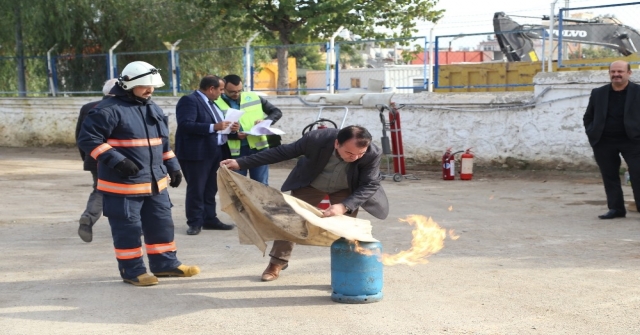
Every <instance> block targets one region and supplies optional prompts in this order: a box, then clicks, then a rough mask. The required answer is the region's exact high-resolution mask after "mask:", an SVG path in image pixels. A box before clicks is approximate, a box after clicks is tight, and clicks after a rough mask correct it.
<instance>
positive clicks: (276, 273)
mask: <svg viewBox="0 0 640 335" xmlns="http://www.w3.org/2000/svg"><path fill="white" fill-rule="evenodd" d="M288 267H289V264H284V265H281V264H273V263H271V262H269V266H267V269H266V270H264V272H263V273H262V281H273V280H276V279H278V277H280V271H282V270H284V269H286V268H288Z"/></svg>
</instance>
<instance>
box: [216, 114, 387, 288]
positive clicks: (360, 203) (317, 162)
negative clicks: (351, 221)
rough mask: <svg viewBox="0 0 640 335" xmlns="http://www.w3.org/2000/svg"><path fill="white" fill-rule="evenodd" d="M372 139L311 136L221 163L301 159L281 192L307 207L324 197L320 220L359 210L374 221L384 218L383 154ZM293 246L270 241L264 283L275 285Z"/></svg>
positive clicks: (345, 133) (332, 133) (364, 134)
mask: <svg viewBox="0 0 640 335" xmlns="http://www.w3.org/2000/svg"><path fill="white" fill-rule="evenodd" d="M371 140H372V138H371V134H370V133H369V131H367V129H365V128H363V127H359V126H347V127H345V128H343V129H341V130H338V129H319V130H315V131H311V132H309V133H307V134H306V135H305V136H303V137H302V138H301V139H299V140H298V141H296V142H294V143H290V144H285V145H281V146H278V147H276V148H272V149H269V150H265V151H263V152H260V153H257V154H253V155H251V156H246V157H241V158H238V159H226V160H224V161H222V162H221V163H220V165H225V166H227V167H228V168H229V169H231V170H237V169H247V168H251V167H254V166H260V165H265V164H273V163H278V162H282V161H285V160H289V159H294V158H297V157H301V158H300V159H299V160H298V163H297V165H296V167H295V168H294V169H293V170H292V171H291V173H289V176H288V177H287V180H286V181H285V182H284V184H283V185H282V188H281V190H282V191H283V192H286V191H291V195H292V196H294V197H296V198H298V199H301V200H303V201H305V202H307V203H309V204H314V205H315V204H318V203H319V202H320V201H321V200H322V199H323V198H324V197H325V195H327V194H328V195H329V200H330V201H331V204H332V205H331V206H330V207H329V208H328V209H326V210H325V211H324V212H323V215H324V216H325V217H326V216H334V215H348V216H352V217H355V216H356V214H357V213H358V208H360V207H362V208H363V209H364V210H366V211H367V212H369V213H370V214H371V215H373V216H375V217H376V218H378V219H385V218H386V217H387V216H388V215H389V202H388V200H387V195H386V194H385V192H384V190H383V189H382V187H381V185H380V180H382V177H381V174H380V160H381V159H382V151H381V150H380V149H379V148H378V147H377V146H376V145H375V144H373V143H371ZM293 246H294V243H292V242H289V241H274V243H273V247H272V248H271V252H270V253H269V255H270V256H271V260H270V262H269V266H268V267H267V269H266V270H265V271H264V273H263V274H262V280H263V281H272V280H275V279H278V277H279V275H280V271H281V270H284V269H285V268H287V266H288V262H289V258H290V257H291V250H292V249H293Z"/></svg>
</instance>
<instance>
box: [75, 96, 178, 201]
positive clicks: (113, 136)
mask: <svg viewBox="0 0 640 335" xmlns="http://www.w3.org/2000/svg"><path fill="white" fill-rule="evenodd" d="M114 91H116V92H115V93H116V96H115V97H112V98H109V99H106V100H103V101H102V102H100V103H99V104H98V105H97V106H96V107H95V108H94V109H92V110H91V111H90V112H89V115H88V116H87V118H86V120H85V121H84V122H83V124H82V129H81V131H80V135H79V137H78V146H79V147H80V149H82V150H84V152H86V153H88V154H90V155H91V157H93V158H95V159H96V160H97V161H98V185H97V189H98V190H100V191H101V192H104V193H109V194H113V195H121V196H148V195H152V194H154V193H158V192H161V191H162V190H164V189H165V188H167V184H168V178H167V173H168V172H169V171H171V172H172V171H177V170H180V164H179V163H178V159H177V158H176V157H175V154H174V153H173V151H172V150H171V148H170V147H169V129H168V127H167V119H166V117H165V116H164V113H163V112H162V109H160V107H158V106H157V105H156V104H155V103H153V102H152V101H148V102H146V103H142V102H138V101H136V100H133V99H131V98H130V97H129V96H127V94H126V92H125V91H124V90H122V89H121V88H120V87H116V88H114ZM114 91H112V92H114ZM125 158H128V159H130V160H131V161H133V162H134V163H135V164H136V165H137V166H138V168H139V169H140V171H139V172H138V173H137V174H135V175H133V176H129V177H122V176H121V175H120V174H119V173H118V172H117V171H116V170H114V167H115V166H116V165H117V164H118V163H120V162H121V161H122V160H123V159H125ZM154 184H155V185H154Z"/></svg>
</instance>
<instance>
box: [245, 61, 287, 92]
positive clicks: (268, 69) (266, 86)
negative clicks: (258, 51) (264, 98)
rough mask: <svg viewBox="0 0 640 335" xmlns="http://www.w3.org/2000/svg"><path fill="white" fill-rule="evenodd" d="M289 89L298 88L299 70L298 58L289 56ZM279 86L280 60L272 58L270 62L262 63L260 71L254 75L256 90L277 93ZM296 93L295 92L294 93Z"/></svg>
mask: <svg viewBox="0 0 640 335" xmlns="http://www.w3.org/2000/svg"><path fill="white" fill-rule="evenodd" d="M288 63H289V89H296V88H298V71H297V69H296V59H295V58H293V57H290V58H289V62H288ZM277 87H278V61H277V60H272V61H271V62H269V63H262V64H260V71H259V72H256V73H254V75H253V88H254V90H256V91H264V90H272V91H264V93H266V94H268V95H276V88H277ZM293 94H295V92H294V93H293Z"/></svg>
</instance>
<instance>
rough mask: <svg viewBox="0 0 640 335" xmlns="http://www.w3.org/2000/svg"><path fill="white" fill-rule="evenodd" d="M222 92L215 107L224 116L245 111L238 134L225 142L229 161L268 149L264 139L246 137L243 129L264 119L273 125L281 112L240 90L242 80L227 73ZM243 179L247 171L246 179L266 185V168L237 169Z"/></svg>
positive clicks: (250, 93)
mask: <svg viewBox="0 0 640 335" xmlns="http://www.w3.org/2000/svg"><path fill="white" fill-rule="evenodd" d="M223 79H224V81H225V85H224V93H223V94H222V95H221V96H220V98H218V100H216V105H218V106H219V107H220V109H221V110H222V112H223V113H224V114H225V115H226V112H227V110H228V109H229V108H234V109H239V110H242V111H244V114H243V115H242V117H241V118H240V131H238V132H237V133H236V134H230V135H229V136H228V139H227V143H228V145H229V150H230V152H231V157H230V158H234V159H235V158H240V157H245V156H250V155H253V154H255V153H258V152H260V151H262V150H265V149H268V148H269V141H268V140H267V136H264V135H263V136H254V135H247V134H246V133H244V132H243V131H244V130H249V129H251V128H252V127H253V126H254V125H255V124H257V123H259V122H260V121H263V120H271V121H272V124H275V123H276V122H277V121H278V120H279V119H280V117H282V111H280V109H279V108H277V107H276V106H274V105H272V104H271V103H270V102H269V101H267V100H266V99H264V98H263V97H261V96H259V95H258V94H256V93H254V92H243V91H242V79H241V78H240V77H239V76H237V75H235V74H230V75H228V76H225V77H224V78H223ZM236 172H238V173H240V174H241V175H243V176H246V175H247V172H249V177H250V178H251V179H253V180H255V181H258V182H261V183H263V184H265V185H268V184H269V166H268V165H262V166H258V167H254V168H251V169H248V170H237V171H236Z"/></svg>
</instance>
